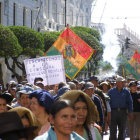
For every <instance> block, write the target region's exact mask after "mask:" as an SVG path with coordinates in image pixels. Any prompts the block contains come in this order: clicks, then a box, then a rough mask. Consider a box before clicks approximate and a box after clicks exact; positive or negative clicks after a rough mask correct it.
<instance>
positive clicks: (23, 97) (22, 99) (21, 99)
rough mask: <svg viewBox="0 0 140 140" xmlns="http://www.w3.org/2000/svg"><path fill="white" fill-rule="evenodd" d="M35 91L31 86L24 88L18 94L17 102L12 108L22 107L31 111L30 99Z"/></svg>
mask: <svg viewBox="0 0 140 140" xmlns="http://www.w3.org/2000/svg"><path fill="white" fill-rule="evenodd" d="M33 90H34V89H33V88H31V87H29V86H26V85H25V86H22V87H21V88H20V89H19V91H17V92H16V98H17V102H15V104H13V105H12V107H17V106H22V107H26V108H28V109H30V104H31V101H30V99H29V95H30V93H32V92H33Z"/></svg>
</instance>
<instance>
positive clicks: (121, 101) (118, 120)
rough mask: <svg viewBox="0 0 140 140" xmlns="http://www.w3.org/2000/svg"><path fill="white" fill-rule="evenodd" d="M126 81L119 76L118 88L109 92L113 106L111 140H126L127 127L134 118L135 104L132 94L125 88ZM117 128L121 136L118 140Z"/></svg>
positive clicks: (117, 80)
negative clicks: (127, 123)
mask: <svg viewBox="0 0 140 140" xmlns="http://www.w3.org/2000/svg"><path fill="white" fill-rule="evenodd" d="M124 81H125V79H124V78H123V77H121V76H118V77H117V79H116V87H114V88H112V89H110V90H109V92H108V95H109V97H110V106H111V124H110V140H124V139H125V127H126V120H127V111H128V118H129V119H131V118H132V112H133V103H132V97H131V94H130V92H129V91H128V90H127V89H126V88H124ZM117 127H118V129H119V134H118V138H117Z"/></svg>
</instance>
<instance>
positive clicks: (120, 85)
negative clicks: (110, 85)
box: [116, 81, 124, 89]
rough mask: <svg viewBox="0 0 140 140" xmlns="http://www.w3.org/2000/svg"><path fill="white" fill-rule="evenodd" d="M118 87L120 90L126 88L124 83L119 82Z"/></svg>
mask: <svg viewBox="0 0 140 140" xmlns="http://www.w3.org/2000/svg"><path fill="white" fill-rule="evenodd" d="M116 86H117V88H118V89H122V88H123V87H124V82H123V81H118V82H116Z"/></svg>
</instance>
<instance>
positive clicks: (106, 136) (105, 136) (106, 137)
mask: <svg viewBox="0 0 140 140" xmlns="http://www.w3.org/2000/svg"><path fill="white" fill-rule="evenodd" d="M103 140H109V131H108V134H107V135H103ZM125 140H130V138H129V137H126V138H125Z"/></svg>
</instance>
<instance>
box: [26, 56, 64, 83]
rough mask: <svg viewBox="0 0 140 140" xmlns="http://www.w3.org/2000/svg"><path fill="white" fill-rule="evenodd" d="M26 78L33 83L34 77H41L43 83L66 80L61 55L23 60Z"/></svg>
mask: <svg viewBox="0 0 140 140" xmlns="http://www.w3.org/2000/svg"><path fill="white" fill-rule="evenodd" d="M24 65H25V69H26V74H27V80H28V82H29V83H31V84H33V83H34V79H35V77H42V78H43V83H44V85H55V84H59V83H60V82H66V78H65V69H64V61H63V56H62V55H57V56H47V57H40V58H34V59H26V60H24Z"/></svg>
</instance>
